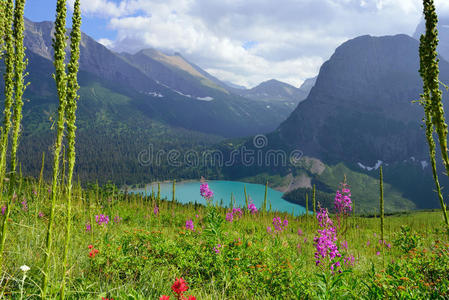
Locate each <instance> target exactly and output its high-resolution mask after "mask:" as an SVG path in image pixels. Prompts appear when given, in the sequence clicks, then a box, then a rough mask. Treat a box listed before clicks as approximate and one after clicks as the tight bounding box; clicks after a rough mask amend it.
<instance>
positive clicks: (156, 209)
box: [153, 205, 159, 216]
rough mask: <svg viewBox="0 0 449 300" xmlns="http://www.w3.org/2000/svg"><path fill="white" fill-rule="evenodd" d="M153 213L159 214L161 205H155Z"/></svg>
mask: <svg viewBox="0 0 449 300" xmlns="http://www.w3.org/2000/svg"><path fill="white" fill-rule="evenodd" d="M153 213H154V215H155V216H158V215H159V207H158V206H157V205H155V206H154V209H153Z"/></svg>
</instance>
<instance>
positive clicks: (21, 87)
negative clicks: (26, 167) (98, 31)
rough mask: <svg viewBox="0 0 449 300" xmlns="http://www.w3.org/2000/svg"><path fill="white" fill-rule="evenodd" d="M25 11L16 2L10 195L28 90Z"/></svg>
mask: <svg viewBox="0 0 449 300" xmlns="http://www.w3.org/2000/svg"><path fill="white" fill-rule="evenodd" d="M24 9H25V0H16V6H15V9H14V40H15V46H16V47H15V48H16V57H15V64H14V71H15V72H14V83H15V101H14V104H13V110H14V115H13V134H12V145H11V180H10V194H11V193H12V190H13V188H14V186H15V184H16V178H17V176H16V169H17V148H18V146H19V134H20V127H21V123H22V107H23V99H22V98H23V93H24V91H25V89H26V84H25V76H26V74H24V71H25V68H26V65H27V64H28V62H27V60H25V48H24V45H23V39H24V31H25V24H24V21H23V14H24Z"/></svg>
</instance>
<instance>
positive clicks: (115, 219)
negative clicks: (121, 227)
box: [114, 216, 123, 224]
mask: <svg viewBox="0 0 449 300" xmlns="http://www.w3.org/2000/svg"><path fill="white" fill-rule="evenodd" d="M121 220H123V219H122V218H120V217H119V216H115V217H114V223H116V224H117V223H119V222H120V221H121Z"/></svg>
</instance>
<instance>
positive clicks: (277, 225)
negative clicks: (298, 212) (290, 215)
mask: <svg viewBox="0 0 449 300" xmlns="http://www.w3.org/2000/svg"><path fill="white" fill-rule="evenodd" d="M272 224H273V226H274V230H275V231H276V232H282V231H283V230H284V229H285V228H286V227H287V226H288V220H287V219H284V221H281V218H280V217H274V218H273V222H272Z"/></svg>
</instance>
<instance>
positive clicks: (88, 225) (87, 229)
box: [86, 223, 92, 232]
mask: <svg viewBox="0 0 449 300" xmlns="http://www.w3.org/2000/svg"><path fill="white" fill-rule="evenodd" d="M91 230H92V226H91V225H90V223H86V232H90V231H91Z"/></svg>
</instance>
